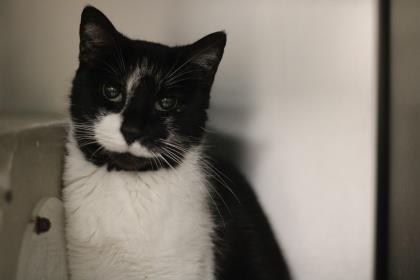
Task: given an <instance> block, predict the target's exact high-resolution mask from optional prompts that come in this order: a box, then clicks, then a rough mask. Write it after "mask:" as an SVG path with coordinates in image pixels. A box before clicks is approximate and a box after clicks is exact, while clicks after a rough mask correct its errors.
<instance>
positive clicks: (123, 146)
mask: <svg viewBox="0 0 420 280" xmlns="http://www.w3.org/2000/svg"><path fill="white" fill-rule="evenodd" d="M121 124H122V117H121V114H117V113H111V114H107V115H103V116H100V117H99V119H98V121H97V122H96V124H95V127H94V137H95V140H96V141H97V142H98V143H99V144H100V145H101V146H102V147H104V148H105V149H106V150H108V151H111V152H117V153H130V154H132V155H134V156H138V157H146V158H147V157H149V158H150V157H152V156H153V154H152V153H151V152H150V151H149V150H148V149H147V148H146V147H144V146H143V145H141V144H140V143H139V142H138V141H135V142H134V143H132V144H131V145H128V144H127V142H126V141H125V139H124V136H123V135H122V133H121V130H120V129H121Z"/></svg>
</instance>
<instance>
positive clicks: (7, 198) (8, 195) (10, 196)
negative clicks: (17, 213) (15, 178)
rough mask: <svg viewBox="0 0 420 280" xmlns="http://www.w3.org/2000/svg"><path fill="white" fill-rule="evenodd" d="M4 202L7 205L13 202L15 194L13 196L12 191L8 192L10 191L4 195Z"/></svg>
mask: <svg viewBox="0 0 420 280" xmlns="http://www.w3.org/2000/svg"><path fill="white" fill-rule="evenodd" d="M4 200H5V201H6V202H7V203H10V202H12V200H13V194H12V191H11V190H8V191H6V192H5V193H4Z"/></svg>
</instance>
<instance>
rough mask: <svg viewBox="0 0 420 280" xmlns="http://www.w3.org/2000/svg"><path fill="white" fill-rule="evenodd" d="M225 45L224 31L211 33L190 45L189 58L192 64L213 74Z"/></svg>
mask: <svg viewBox="0 0 420 280" xmlns="http://www.w3.org/2000/svg"><path fill="white" fill-rule="evenodd" d="M225 45H226V33H225V32H224V31H219V32H215V33H211V34H209V35H207V36H205V37H203V38H201V39H200V40H198V41H197V42H195V43H193V44H191V45H190V47H191V51H190V57H189V60H190V62H191V63H192V64H195V65H196V66H199V67H201V68H203V69H204V70H208V71H209V72H211V73H213V74H214V73H216V70H217V67H218V66H219V63H220V61H221V60H222V57H223V52H224V49H225Z"/></svg>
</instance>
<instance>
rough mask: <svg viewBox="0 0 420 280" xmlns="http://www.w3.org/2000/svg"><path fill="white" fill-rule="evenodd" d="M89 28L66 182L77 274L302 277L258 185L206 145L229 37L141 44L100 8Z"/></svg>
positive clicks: (84, 23) (77, 277)
mask: <svg viewBox="0 0 420 280" xmlns="http://www.w3.org/2000/svg"><path fill="white" fill-rule="evenodd" d="M79 31H80V45H79V67H78V69H77V71H76V75H75V78H74V80H73V86H72V91H71V94H70V115H71V123H70V129H69V136H68V141H67V144H66V150H67V154H66V157H65V168H64V177H63V180H64V188H63V202H64V207H65V221H66V225H65V234H66V240H67V257H68V264H69V273H70V278H71V279H73V280H83V279H86V280H87V279H89V280H92V279H105V280H106V279H124V280H130V279H148V280H169V279H170V280H178V279H179V280H181V279H182V280H197V279H202V280H221V279H242V280H246V279H254V280H255V279H257V280H258V279H260V280H271V279H273V280H274V279H276V280H282V279H290V276H289V272H288V268H287V266H286V263H285V261H284V259H283V257H282V254H281V251H280V249H279V246H278V245H277V243H276V240H275V237H274V234H273V232H272V230H271V229H270V226H269V223H268V221H267V218H266V217H265V215H264V213H263V210H262V208H261V207H260V205H259V203H258V200H257V197H256V195H255V194H254V192H253V191H252V189H251V187H250V185H249V184H248V183H247V181H246V180H245V179H244V177H243V176H242V175H241V174H240V173H239V172H238V171H236V169H235V168H233V167H232V166H231V165H229V164H227V163H225V162H223V161H218V160H213V161H211V160H209V159H208V158H209V156H210V155H208V153H207V151H206V149H205V148H204V145H203V142H205V139H206V137H205V123H206V120H207V113H206V110H207V109H208V107H209V98H210V97H209V96H210V90H211V87H212V84H213V80H214V77H215V74H216V71H217V68H218V67H219V63H220V61H221V59H222V56H223V53H224V48H225V44H226V34H225V32H222V31H221V32H215V33H212V34H210V35H207V36H205V37H204V38H202V39H200V40H198V41H196V42H195V43H192V44H189V45H184V46H175V47H169V46H165V45H162V44H158V43H152V42H148V41H143V40H132V39H129V38H128V37H126V36H124V35H122V34H121V33H120V32H118V31H117V30H116V28H115V27H114V26H113V24H112V23H111V22H110V21H109V19H108V18H107V17H106V16H105V15H104V14H103V13H102V12H100V11H99V10H97V9H96V8H94V7H92V6H87V7H85V8H84V10H83V12H82V16H81V23H80V30H79Z"/></svg>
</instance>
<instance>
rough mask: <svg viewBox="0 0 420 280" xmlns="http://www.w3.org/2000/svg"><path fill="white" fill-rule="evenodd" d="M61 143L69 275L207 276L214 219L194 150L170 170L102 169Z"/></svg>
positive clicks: (172, 279) (162, 279) (173, 279)
mask: <svg viewBox="0 0 420 280" xmlns="http://www.w3.org/2000/svg"><path fill="white" fill-rule="evenodd" d="M67 149H68V151H69V155H68V156H67V164H66V165H67V169H66V173H65V177H64V178H65V184H66V185H67V186H66V188H65V189H64V198H65V200H64V203H65V208H66V211H67V241H68V248H69V258H70V271H71V273H72V274H73V275H72V277H73V278H74V279H86V280H91V279H124V280H131V279H133V280H134V279H148V280H177V279H179V280H196V279H203V280H213V279H215V278H214V276H213V275H214V256H213V241H212V233H213V229H214V225H213V220H212V218H211V212H210V209H209V205H208V199H207V196H208V192H207V186H206V182H205V178H204V177H203V174H201V172H200V170H199V168H200V166H199V162H198V161H199V155H198V151H194V152H191V153H190V154H189V155H188V156H186V159H185V161H184V163H183V164H182V165H180V166H178V167H177V169H176V171H174V170H172V169H162V170H158V171H148V172H142V173H138V172H124V171H111V172H109V171H108V170H107V169H106V167H97V166H95V165H93V164H92V163H89V162H87V161H86V160H85V159H84V158H83V155H82V154H81V153H80V151H78V149H77V148H76V147H75V145H74V143H71V142H70V143H69V144H68V145H67ZM92 271H94V272H95V276H94V277H92Z"/></svg>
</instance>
